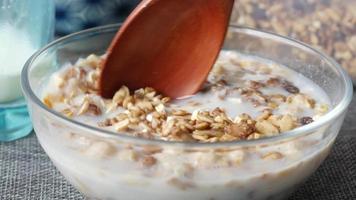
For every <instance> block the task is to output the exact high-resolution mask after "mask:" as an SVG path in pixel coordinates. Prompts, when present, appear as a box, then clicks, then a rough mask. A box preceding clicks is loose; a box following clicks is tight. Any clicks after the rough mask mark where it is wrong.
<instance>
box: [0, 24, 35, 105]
mask: <svg viewBox="0 0 356 200" xmlns="http://www.w3.org/2000/svg"><path fill="white" fill-rule="evenodd" d="M35 51H36V49H35V48H34V47H33V45H32V44H31V41H30V39H29V37H28V36H27V35H26V34H25V33H23V32H21V31H20V30H18V29H16V28H14V27H12V26H10V25H8V24H0V91H1V92H0V103H5V102H9V101H12V100H15V99H17V98H19V97H21V96H22V93H21V86H20V74H21V70H22V68H23V66H24V64H25V62H26V60H27V59H28V58H29V57H30V56H31V55H32V54H33V53H34V52H35Z"/></svg>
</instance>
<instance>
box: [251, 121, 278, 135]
mask: <svg viewBox="0 0 356 200" xmlns="http://www.w3.org/2000/svg"><path fill="white" fill-rule="evenodd" d="M256 129H257V131H258V132H260V133H262V134H263V135H266V136H274V135H278V134H279V130H278V128H277V127H275V126H274V125H273V124H272V123H270V122H269V121H267V120H263V121H258V122H257V123H256Z"/></svg>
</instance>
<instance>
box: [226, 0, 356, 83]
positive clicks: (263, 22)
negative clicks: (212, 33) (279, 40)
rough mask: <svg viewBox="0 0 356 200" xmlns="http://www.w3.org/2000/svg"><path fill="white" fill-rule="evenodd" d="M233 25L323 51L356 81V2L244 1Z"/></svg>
mask: <svg viewBox="0 0 356 200" xmlns="http://www.w3.org/2000/svg"><path fill="white" fill-rule="evenodd" d="M236 4H237V5H236V7H235V17H233V19H232V22H233V23H236V24H238V25H242V26H248V27H253V28H258V29H261V30H266V31H273V32H276V33H279V34H282V35H285V36H290V37H293V38H296V39H298V40H301V41H303V42H306V43H308V44H310V45H312V46H314V47H315V48H318V49H322V51H324V52H326V53H327V54H328V55H330V56H332V57H333V58H334V59H335V60H337V61H338V63H340V64H341V65H342V66H343V67H344V68H345V69H347V70H348V72H349V73H350V74H351V75H352V77H353V79H354V80H355V79H356V67H355V66H356V58H355V57H356V25H355V24H356V12H355V10H356V4H355V2H354V1H353V0H342V1H340V0H298V1H285V0H259V1H255V0H240V1H238V2H237V3H236Z"/></svg>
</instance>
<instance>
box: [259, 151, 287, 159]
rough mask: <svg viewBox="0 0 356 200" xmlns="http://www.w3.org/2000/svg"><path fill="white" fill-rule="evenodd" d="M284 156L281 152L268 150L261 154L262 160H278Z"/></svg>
mask: <svg viewBox="0 0 356 200" xmlns="http://www.w3.org/2000/svg"><path fill="white" fill-rule="evenodd" d="M283 157H284V156H283V154H281V153H279V152H269V153H267V154H264V155H263V156H262V159H264V160H279V159H282V158H283Z"/></svg>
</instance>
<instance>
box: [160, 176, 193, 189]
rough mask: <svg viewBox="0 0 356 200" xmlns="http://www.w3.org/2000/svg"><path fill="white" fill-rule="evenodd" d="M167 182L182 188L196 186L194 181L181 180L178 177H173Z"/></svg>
mask: <svg viewBox="0 0 356 200" xmlns="http://www.w3.org/2000/svg"><path fill="white" fill-rule="evenodd" d="M167 183H168V184H169V185H171V186H174V187H176V188H178V189H180V190H188V189H194V188H195V187H196V186H195V184H194V183H192V182H190V181H182V180H179V179H178V178H171V179H169V180H168V181H167Z"/></svg>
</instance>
